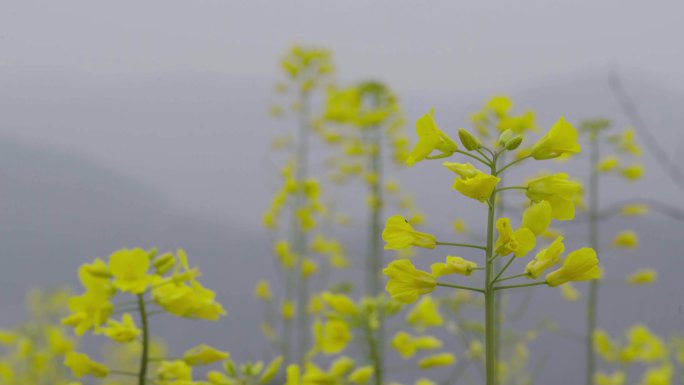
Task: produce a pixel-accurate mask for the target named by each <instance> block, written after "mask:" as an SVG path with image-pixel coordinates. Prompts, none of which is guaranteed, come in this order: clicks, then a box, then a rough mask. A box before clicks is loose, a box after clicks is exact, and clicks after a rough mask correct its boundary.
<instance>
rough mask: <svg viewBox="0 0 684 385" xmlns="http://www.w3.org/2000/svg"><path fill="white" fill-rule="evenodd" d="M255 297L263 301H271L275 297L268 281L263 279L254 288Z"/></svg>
mask: <svg viewBox="0 0 684 385" xmlns="http://www.w3.org/2000/svg"><path fill="white" fill-rule="evenodd" d="M254 296H255V297H256V298H257V299H260V300H263V301H271V299H272V298H273V295H272V294H271V287H270V286H269V284H268V281H266V280H265V279H262V280H260V281H259V282H258V283H257V285H256V287H255V288H254Z"/></svg>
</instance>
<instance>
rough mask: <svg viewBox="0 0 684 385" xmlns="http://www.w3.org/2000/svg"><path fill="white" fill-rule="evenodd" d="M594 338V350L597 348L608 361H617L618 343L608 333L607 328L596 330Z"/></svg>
mask: <svg viewBox="0 0 684 385" xmlns="http://www.w3.org/2000/svg"><path fill="white" fill-rule="evenodd" d="M592 339H593V341H594V350H596V352H597V353H598V354H600V355H601V357H602V358H603V359H604V360H605V361H606V362H615V361H616V360H617V358H618V347H617V344H616V343H615V342H614V341H613V340H611V339H610V336H608V333H606V332H605V330H600V329H599V330H596V331H594V335H593V338H592Z"/></svg>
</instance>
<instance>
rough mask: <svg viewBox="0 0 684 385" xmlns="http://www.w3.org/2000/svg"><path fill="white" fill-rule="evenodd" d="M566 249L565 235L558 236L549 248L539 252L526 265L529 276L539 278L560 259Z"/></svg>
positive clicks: (526, 272)
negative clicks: (564, 243)
mask: <svg viewBox="0 0 684 385" xmlns="http://www.w3.org/2000/svg"><path fill="white" fill-rule="evenodd" d="M564 251H565V246H564V245H563V237H558V238H556V240H554V241H553V242H552V243H551V244H550V245H549V246H548V247H547V248H545V249H543V250H541V251H540V252H538V253H537V255H536V256H535V257H534V259H533V260H531V261H530V262H529V263H528V264H527V266H526V267H525V274H526V275H527V278H531V279H537V278H538V277H539V276H540V275H541V274H542V273H543V272H545V271H546V270H548V269H549V268H551V267H552V266H554V265H555V264H556V263H558V262H559V261H560V256H561V254H563V252H564Z"/></svg>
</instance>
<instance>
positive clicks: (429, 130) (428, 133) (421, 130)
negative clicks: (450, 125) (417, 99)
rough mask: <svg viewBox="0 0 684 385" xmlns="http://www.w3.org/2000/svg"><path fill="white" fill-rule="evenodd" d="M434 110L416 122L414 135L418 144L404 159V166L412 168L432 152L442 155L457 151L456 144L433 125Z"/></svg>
mask: <svg viewBox="0 0 684 385" xmlns="http://www.w3.org/2000/svg"><path fill="white" fill-rule="evenodd" d="M434 114H435V110H434V109H432V110H431V111H430V113H428V114H425V115H423V116H422V117H420V118H418V120H417V121H416V134H418V142H417V143H416V145H415V147H414V148H413V150H412V151H411V154H409V157H408V158H407V159H406V164H407V165H409V166H412V165H413V164H414V163H416V162H420V161H421V160H424V159H425V158H426V157H427V156H428V155H430V153H431V152H432V151H434V150H437V151H440V152H441V153H442V154H448V155H451V154H453V153H454V152H455V151H456V150H458V146H457V145H456V142H454V141H453V140H452V139H451V138H449V137H448V136H447V135H446V134H445V133H443V132H442V131H441V130H440V129H439V128H438V127H437V124H435V120H434V117H433V115H434Z"/></svg>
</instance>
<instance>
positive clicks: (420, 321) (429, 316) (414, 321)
mask: <svg viewBox="0 0 684 385" xmlns="http://www.w3.org/2000/svg"><path fill="white" fill-rule="evenodd" d="M406 321H407V322H408V324H409V325H411V326H413V327H415V328H416V329H419V330H422V329H425V328H428V327H434V326H442V324H444V320H443V319H442V315H441V314H440V313H439V306H438V304H437V302H436V301H434V300H433V299H432V296H429V295H427V296H425V297H423V298H422V299H421V300H420V302H418V303H417V304H416V305H415V306H413V308H412V309H411V310H410V311H409V312H408V314H407V315H406Z"/></svg>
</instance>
